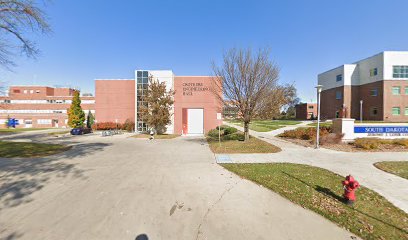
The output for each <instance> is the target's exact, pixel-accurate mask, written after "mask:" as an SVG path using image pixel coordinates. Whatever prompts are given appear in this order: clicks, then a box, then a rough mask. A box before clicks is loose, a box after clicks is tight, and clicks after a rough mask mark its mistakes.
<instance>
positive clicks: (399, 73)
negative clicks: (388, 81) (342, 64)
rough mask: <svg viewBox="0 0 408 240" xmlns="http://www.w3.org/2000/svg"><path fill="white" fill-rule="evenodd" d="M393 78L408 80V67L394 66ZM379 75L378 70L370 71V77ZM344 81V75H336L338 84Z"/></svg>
mask: <svg viewBox="0 0 408 240" xmlns="http://www.w3.org/2000/svg"><path fill="white" fill-rule="evenodd" d="M392 69H393V72H392V77H393V78H408V66H392ZM377 75H378V68H371V69H370V77H374V76H377ZM341 81H343V74H338V75H336V82H341Z"/></svg>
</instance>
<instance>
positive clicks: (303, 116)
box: [295, 103, 317, 120]
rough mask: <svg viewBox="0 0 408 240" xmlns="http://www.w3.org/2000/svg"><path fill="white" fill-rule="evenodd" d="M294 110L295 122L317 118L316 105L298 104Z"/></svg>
mask: <svg viewBox="0 0 408 240" xmlns="http://www.w3.org/2000/svg"><path fill="white" fill-rule="evenodd" d="M295 108H296V119H297V120H312V119H314V118H316V117H317V104H316V103H300V104H297V105H296V106H295Z"/></svg>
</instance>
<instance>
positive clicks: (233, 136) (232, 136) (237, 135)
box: [222, 133, 245, 141]
mask: <svg viewBox="0 0 408 240" xmlns="http://www.w3.org/2000/svg"><path fill="white" fill-rule="evenodd" d="M222 139H223V140H235V141H244V139H245V135H244V134H243V133H232V134H228V135H225V136H223V138H222Z"/></svg>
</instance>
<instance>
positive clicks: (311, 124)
mask: <svg viewBox="0 0 408 240" xmlns="http://www.w3.org/2000/svg"><path fill="white" fill-rule="evenodd" d="M307 125H308V126H312V127H317V123H309V124H307ZM331 125H332V122H320V126H322V127H331Z"/></svg>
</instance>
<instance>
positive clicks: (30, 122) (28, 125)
mask: <svg viewBox="0 0 408 240" xmlns="http://www.w3.org/2000/svg"><path fill="white" fill-rule="evenodd" d="M24 124H25V126H24V127H25V128H32V127H33V121H32V120H25V121H24Z"/></svg>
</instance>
